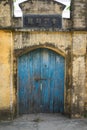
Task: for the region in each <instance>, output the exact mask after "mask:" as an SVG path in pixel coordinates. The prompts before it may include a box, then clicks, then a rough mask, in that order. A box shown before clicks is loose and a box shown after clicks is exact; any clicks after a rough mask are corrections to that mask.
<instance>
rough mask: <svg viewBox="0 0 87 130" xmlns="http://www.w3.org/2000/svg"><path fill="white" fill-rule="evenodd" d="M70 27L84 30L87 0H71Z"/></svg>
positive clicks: (86, 22) (86, 26)
mask: <svg viewBox="0 0 87 130" xmlns="http://www.w3.org/2000/svg"><path fill="white" fill-rule="evenodd" d="M71 9H72V12H71V16H72V28H74V29H76V30H84V29H85V30H86V28H87V21H86V19H87V11H86V9H87V0H72V7H71Z"/></svg>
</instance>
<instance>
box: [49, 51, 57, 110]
mask: <svg viewBox="0 0 87 130" xmlns="http://www.w3.org/2000/svg"><path fill="white" fill-rule="evenodd" d="M55 78H56V77H55V54H54V53H53V52H52V51H51V50H49V81H50V112H53V100H54V86H55V82H54V80H55Z"/></svg>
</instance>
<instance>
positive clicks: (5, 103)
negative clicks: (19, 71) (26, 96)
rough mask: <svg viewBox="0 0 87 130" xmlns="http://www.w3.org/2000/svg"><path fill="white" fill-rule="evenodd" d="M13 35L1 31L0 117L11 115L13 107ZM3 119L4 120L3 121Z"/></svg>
mask: <svg viewBox="0 0 87 130" xmlns="http://www.w3.org/2000/svg"><path fill="white" fill-rule="evenodd" d="M12 48H13V45H12V35H11V32H9V31H8V32H7V31H0V116H2V117H3V118H4V115H5V114H9V113H11V109H12V108H11V105H13V100H14V96H13V95H12V94H13V83H12V62H13V61H11V60H12V57H13V56H12V55H11V54H12ZM3 118H2V119H3Z"/></svg>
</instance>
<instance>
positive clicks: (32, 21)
mask: <svg viewBox="0 0 87 130" xmlns="http://www.w3.org/2000/svg"><path fill="white" fill-rule="evenodd" d="M23 26H24V27H25V28H45V29H49V28H52V29H53V28H57V29H61V28H62V17H61V16H60V15H24V16H23Z"/></svg>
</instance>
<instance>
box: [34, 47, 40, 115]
mask: <svg viewBox="0 0 87 130" xmlns="http://www.w3.org/2000/svg"><path fill="white" fill-rule="evenodd" d="M32 55H33V56H32V60H33V68H32V69H33V103H34V104H33V110H34V112H35V113H36V112H40V111H39V109H40V99H41V92H40V78H41V71H40V69H41V61H40V49H37V50H35V51H33V52H32Z"/></svg>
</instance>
